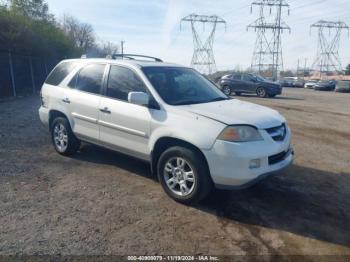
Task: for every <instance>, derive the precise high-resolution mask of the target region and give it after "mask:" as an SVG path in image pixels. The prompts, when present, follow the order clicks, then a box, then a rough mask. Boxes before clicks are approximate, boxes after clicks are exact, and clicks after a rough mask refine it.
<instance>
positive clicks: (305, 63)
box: [303, 58, 307, 80]
mask: <svg viewBox="0 0 350 262" xmlns="http://www.w3.org/2000/svg"><path fill="white" fill-rule="evenodd" d="M306 65H307V58H305V62H304V74H303V79H304V80H305V75H306Z"/></svg>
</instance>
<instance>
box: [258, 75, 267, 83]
mask: <svg viewBox="0 0 350 262" xmlns="http://www.w3.org/2000/svg"><path fill="white" fill-rule="evenodd" d="M256 79H257V80H258V81H261V82H263V81H266V80H265V78H263V77H262V76H256Z"/></svg>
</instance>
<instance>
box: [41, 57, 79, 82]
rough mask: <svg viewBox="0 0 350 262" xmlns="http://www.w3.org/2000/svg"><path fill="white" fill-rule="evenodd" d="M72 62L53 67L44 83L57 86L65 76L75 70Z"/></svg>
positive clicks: (74, 64)
mask: <svg viewBox="0 0 350 262" xmlns="http://www.w3.org/2000/svg"><path fill="white" fill-rule="evenodd" d="M75 66H76V63H74V62H63V63H61V64H59V65H58V66H56V67H55V69H54V70H53V71H52V72H51V73H50V75H49V76H48V77H47V79H46V81H45V83H46V84H49V85H54V86H58V85H59V84H60V83H61V82H62V81H63V80H64V79H65V78H66V77H67V75H68V74H69V73H70V72H72V70H73V69H74V68H75Z"/></svg>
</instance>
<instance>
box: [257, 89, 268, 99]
mask: <svg viewBox="0 0 350 262" xmlns="http://www.w3.org/2000/svg"><path fill="white" fill-rule="evenodd" d="M256 94H257V95H258V97H267V92H266V89H265V88H263V87H258V89H256Z"/></svg>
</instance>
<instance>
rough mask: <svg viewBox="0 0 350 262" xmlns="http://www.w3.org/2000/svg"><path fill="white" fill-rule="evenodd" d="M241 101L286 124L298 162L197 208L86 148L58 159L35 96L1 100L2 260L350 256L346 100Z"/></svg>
mask: <svg viewBox="0 0 350 262" xmlns="http://www.w3.org/2000/svg"><path fill="white" fill-rule="evenodd" d="M240 99H243V100H249V101H253V102H256V103H259V104H263V105H267V106H271V107H273V108H275V109H277V110H279V111H280V112H281V113H282V114H283V115H284V116H285V117H286V118H287V120H288V122H289V124H290V126H291V128H292V131H293V135H294V137H293V144H294V147H295V151H296V160H295V163H294V165H293V166H292V167H290V168H289V169H288V170H286V171H284V172H282V173H281V174H280V175H279V176H275V177H270V178H268V179H266V180H264V181H262V182H261V183H259V184H258V185H256V186H254V187H252V188H250V189H247V190H243V191H237V192H214V193H213V195H212V196H211V197H210V198H209V199H208V200H206V201H204V202H203V203H201V204H199V205H198V206H196V207H187V206H183V205H180V204H177V203H175V202H174V201H172V200H171V199H169V198H168V197H167V196H166V195H165V193H163V191H162V189H161V187H160V185H159V184H158V183H157V182H156V181H155V179H154V178H153V177H152V176H151V174H150V172H149V168H148V166H147V164H145V163H142V162H140V161H138V160H135V159H131V158H128V157H126V156H123V155H120V154H118V153H114V152H111V151H108V150H105V149H101V148H98V147H95V146H92V145H86V144H84V145H83V147H82V148H81V151H80V152H79V153H78V154H77V155H75V156H74V157H72V158H66V157H62V156H59V155H58V154H56V153H55V152H54V149H53V147H52V146H51V144H50V138H49V134H48V132H47V130H46V129H45V128H44V127H42V126H41V124H40V122H39V119H38V114H37V109H38V107H39V99H38V98H37V97H30V98H22V99H17V100H12V101H7V102H1V103H0V119H1V126H0V254H2V255H4V254H14V253H16V254H62V255H65V254H71V255H82V254H87V255H100V254H115V255H118V254H121V255H130V254H139V255H146V254H149V255H155V254H177V255H179V254H214V255H220V254H226V255H228V254H239V255H244V254H250V255H257V254H265V255H276V254H300V255H310V254H318V255H320V254H348V255H350V211H349V210H350V150H349V149H350V102H349V101H350V94H336V93H322V92H316V91H312V90H300V89H285V94H284V95H283V96H282V97H279V98H275V99H258V98H255V97H251V96H246V97H241V98H240ZM309 258H310V259H315V260H318V259H319V258H318V257H309Z"/></svg>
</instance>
